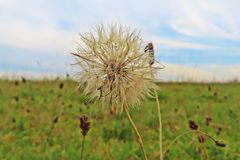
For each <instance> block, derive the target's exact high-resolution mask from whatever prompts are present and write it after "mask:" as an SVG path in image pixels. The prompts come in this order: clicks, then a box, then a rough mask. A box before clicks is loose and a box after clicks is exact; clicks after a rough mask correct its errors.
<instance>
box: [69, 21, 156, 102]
mask: <svg viewBox="0 0 240 160" xmlns="http://www.w3.org/2000/svg"><path fill="white" fill-rule="evenodd" d="M144 48H145V46H143V41H142V39H141V37H140V34H139V32H137V31H135V30H131V29H130V28H124V27H122V26H118V25H111V26H109V27H105V26H103V25H99V26H98V27H96V29H95V30H94V31H90V32H88V33H85V34H80V42H79V43H78V46H77V49H76V51H74V52H73V53H72V54H73V55H74V56H75V58H76V60H77V63H76V64H77V65H80V67H81V71H80V72H79V76H78V79H79V88H80V89H81V90H82V92H83V94H85V95H87V96H89V97H90V98H91V99H92V100H94V101H95V100H101V101H102V102H103V103H104V104H108V105H111V106H112V105H114V106H122V105H126V106H137V105H139V104H141V101H142V100H143V98H144V97H145V96H147V95H151V93H152V91H153V89H155V88H157V85H156V84H155V82H156V80H155V78H154V75H155V73H156V71H157V69H158V68H157V67H154V66H152V65H151V66H149V54H148V53H147V52H146V51H144ZM145 49H146V48H145ZM152 59H153V58H152ZM152 64H153V62H152Z"/></svg>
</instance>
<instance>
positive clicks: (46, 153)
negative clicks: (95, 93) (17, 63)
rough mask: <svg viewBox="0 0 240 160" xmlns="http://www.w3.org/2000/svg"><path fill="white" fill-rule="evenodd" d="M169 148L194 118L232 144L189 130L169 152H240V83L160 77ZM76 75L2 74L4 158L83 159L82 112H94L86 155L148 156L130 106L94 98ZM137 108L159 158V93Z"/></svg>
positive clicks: (208, 155) (183, 159)
mask: <svg viewBox="0 0 240 160" xmlns="http://www.w3.org/2000/svg"><path fill="white" fill-rule="evenodd" d="M159 85H160V90H159V91H158V96H159V100H160V104H161V110H162V123H163V150H164V149H165V148H166V147H167V146H168V145H169V144H170V143H171V141H172V140H173V139H174V138H176V137H177V136H178V135H180V134H182V133H184V132H187V131H189V130H190V129H189V120H193V121H195V122H196V124H197V125H198V128H199V130H201V131H204V132H206V133H208V134H209V135H211V136H212V137H214V138H215V139H217V140H221V141H222V142H224V143H225V144H226V147H220V146H217V145H216V144H215V143H214V142H212V141H211V140H210V139H208V138H207V137H204V138H205V139H204V142H202V143H200V142H199V137H198V135H197V134H194V133H190V134H186V135H185V136H183V137H182V138H180V139H179V140H178V141H176V143H174V144H173V145H172V146H171V148H170V149H169V150H168V151H167V152H166V154H165V155H164V159H165V160H201V159H202V160H207V159H209V160H239V159H240V122H239V120H240V119H239V117H240V84H237V83H226V84H220V83H213V84H200V83H199V84H194V83H160V84H159ZM76 87H77V83H76V82H73V81H70V80H55V81H48V80H45V81H28V80H27V81H24V82H22V81H7V80H1V81H0V160H79V159H80V153H81V152H80V151H81V144H82V134H81V131H80V128H79V124H80V122H79V117H80V116H81V115H83V114H86V115H88V116H89V118H90V121H91V129H90V131H89V133H88V134H87V135H86V139H85V148H84V159H85V160H141V159H143V155H142V152H141V150H140V148H139V145H138V143H137V142H136V139H135V135H134V132H133V131H132V129H131V126H130V124H129V122H128V120H127V118H126V115H125V114H124V112H123V113H122V114H121V113H120V114H115V112H114V110H110V108H109V107H108V106H100V105H99V104H98V103H95V104H93V103H90V102H89V101H88V99H87V97H84V96H82V95H81V93H80V92H79V91H78V89H77V88H76ZM130 113H131V115H132V117H133V119H134V121H135V123H136V125H137V127H138V129H139V132H140V133H141V134H142V138H143V143H144V147H145V149H146V151H147V154H148V157H149V159H151V160H157V159H159V145H158V115H157V107H156V102H155V99H154V98H151V97H149V98H147V99H146V100H144V102H143V104H142V105H141V106H139V107H132V108H130Z"/></svg>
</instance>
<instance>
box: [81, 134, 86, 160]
mask: <svg viewBox="0 0 240 160" xmlns="http://www.w3.org/2000/svg"><path fill="white" fill-rule="evenodd" d="M84 144H85V136H83V140H82V147H81V155H80V160H83V150H84Z"/></svg>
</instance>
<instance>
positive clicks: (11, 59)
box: [0, 0, 240, 82]
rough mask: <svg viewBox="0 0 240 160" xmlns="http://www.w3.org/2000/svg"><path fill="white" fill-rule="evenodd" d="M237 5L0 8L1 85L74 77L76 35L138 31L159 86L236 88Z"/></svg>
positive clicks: (58, 2)
mask: <svg viewBox="0 0 240 160" xmlns="http://www.w3.org/2000/svg"><path fill="white" fill-rule="evenodd" d="M239 5H240V2H239V1H237V0H228V1H226V0H211V1H209V0H195V1H192V0H177V1H176V0H168V1H164V0H148V1H139V0H132V1H129V0H122V1H111V0H88V1H84V0H79V1H77V0H69V1H63V0H51V1H48V0H41V1H30V0H21V1H19V0H0V77H1V78H8V79H14V78H18V77H21V76H25V77H27V78H33V79H34V78H43V77H56V76H65V75H66V74H70V75H73V74H74V73H75V71H74V69H73V68H72V67H71V64H72V63H74V59H73V57H72V56H71V55H70V54H69V53H70V52H71V51H73V50H74V49H75V47H76V45H75V42H76V41H77V40H78V33H83V32H86V31H88V30H89V28H92V27H94V26H96V25H97V24H99V23H103V24H111V23H118V24H123V25H126V26H131V27H132V28H136V29H138V30H140V31H141V35H142V37H143V39H144V41H146V42H150V41H151V42H153V43H154V45H155V50H156V56H157V59H158V61H160V62H161V63H162V64H163V65H165V66H166V68H165V69H164V70H161V71H160V72H159V78H160V79H161V80H162V81H197V82H203V81H214V82H215V81H217V82H230V81H234V82H236V81H239V80H240V29H239V28H240V17H239V15H240V10H239Z"/></svg>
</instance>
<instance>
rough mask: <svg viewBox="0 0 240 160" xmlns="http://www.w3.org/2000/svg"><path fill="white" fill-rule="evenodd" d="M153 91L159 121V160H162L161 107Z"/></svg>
mask: <svg viewBox="0 0 240 160" xmlns="http://www.w3.org/2000/svg"><path fill="white" fill-rule="evenodd" d="M154 93H155V98H156V102H157V108H158V121H159V128H158V132H159V151H160V160H163V147H162V115H161V108H160V103H159V99H158V95H157V91H156V90H154Z"/></svg>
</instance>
